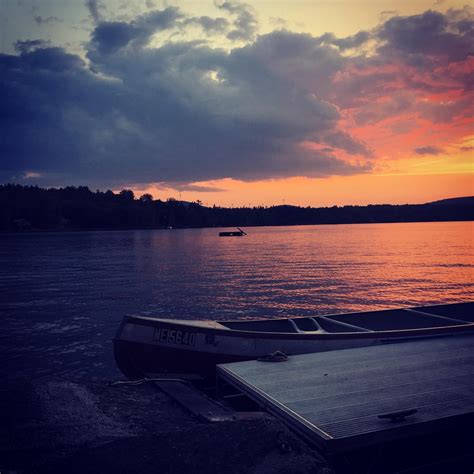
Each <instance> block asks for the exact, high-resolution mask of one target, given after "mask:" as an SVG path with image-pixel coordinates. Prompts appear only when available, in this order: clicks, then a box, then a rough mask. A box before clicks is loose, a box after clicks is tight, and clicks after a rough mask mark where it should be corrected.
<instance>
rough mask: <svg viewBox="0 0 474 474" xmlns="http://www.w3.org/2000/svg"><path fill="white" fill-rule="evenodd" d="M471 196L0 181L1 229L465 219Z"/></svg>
mask: <svg viewBox="0 0 474 474" xmlns="http://www.w3.org/2000/svg"><path fill="white" fill-rule="evenodd" d="M473 218H474V196H470V197H460V198H453V199H445V200H442V201H435V202H431V203H427V204H405V205H390V204H377V205H368V206H340V207H339V206H333V207H319V208H314V207H309V206H308V207H298V206H290V205H281V206H269V207H264V206H258V207H237V208H234V207H233V208H225V207H219V206H212V207H206V206H203V205H202V203H201V202H200V201H197V202H184V201H178V200H176V199H168V200H166V201H161V200H159V199H157V200H154V199H153V197H152V196H151V195H149V194H144V195H142V196H140V197H138V198H137V197H135V195H134V193H133V192H132V191H130V190H123V191H121V192H119V193H114V192H112V191H105V192H102V191H96V192H93V191H91V190H90V189H89V188H87V187H85V186H79V187H72V186H68V187H65V188H61V189H55V188H51V189H43V188H39V187H37V186H21V185H17V184H6V185H0V231H37V230H92V229H103V230H108V229H110V230H118V229H163V228H170V227H172V228H195V227H236V226H240V227H245V226H279V225H309V224H355V223H377V222H380V223H382V222H429V221H465V220H473Z"/></svg>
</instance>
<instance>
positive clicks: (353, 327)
mask: <svg viewBox="0 0 474 474" xmlns="http://www.w3.org/2000/svg"><path fill="white" fill-rule="evenodd" d="M319 319H320V320H321V321H324V322H328V323H329V324H331V325H334V326H336V327H340V328H342V329H350V330H351V331H355V332H373V331H372V330H371V329H367V328H364V327H362V326H356V325H355V324H349V323H344V322H342V321H337V320H336V319H332V318H327V317H326V316H319ZM331 332H332V331H331Z"/></svg>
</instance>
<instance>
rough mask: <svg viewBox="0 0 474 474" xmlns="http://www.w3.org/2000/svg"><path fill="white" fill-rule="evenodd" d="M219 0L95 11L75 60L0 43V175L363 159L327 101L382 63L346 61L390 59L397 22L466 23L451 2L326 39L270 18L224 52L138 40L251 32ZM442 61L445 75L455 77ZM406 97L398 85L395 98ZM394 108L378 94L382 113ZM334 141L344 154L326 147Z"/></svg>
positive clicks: (127, 174) (242, 174) (121, 178)
mask: <svg viewBox="0 0 474 474" xmlns="http://www.w3.org/2000/svg"><path fill="white" fill-rule="evenodd" d="M90 3H91V4H93V5H95V6H97V5H98V4H97V3H96V2H90ZM220 8H221V11H223V12H227V14H229V15H230V17H229V18H230V20H226V19H224V20H225V21H222V20H223V18H215V19H212V18H211V19H208V18H207V17H189V16H186V15H184V14H183V13H182V12H181V11H179V10H178V9H176V8H173V7H169V8H166V9H164V10H158V11H151V12H148V13H146V14H143V15H140V16H137V17H136V18H134V19H133V20H131V21H129V22H125V21H116V22H111V21H109V22H105V21H99V22H98V24H97V25H96V27H95V29H94V31H93V32H92V34H91V38H90V42H89V43H88V44H87V45H86V48H87V53H86V56H87V58H86V60H83V59H81V57H79V56H78V55H75V54H71V53H68V52H67V51H65V50H64V49H61V48H54V47H49V46H48V45H47V44H44V43H41V42H39V41H35V40H32V41H23V42H18V43H17V44H16V48H17V51H18V53H19V54H18V55H0V70H1V75H0V94H1V97H2V106H1V111H0V134H1V135H0V154H1V157H2V159H1V162H0V180H1V181H10V180H12V179H15V177H16V178H19V177H21V176H29V178H28V179H29V181H30V182H31V181H33V178H34V180H35V181H36V182H41V181H40V179H43V181H42V184H47V185H57V184H65V183H67V184H79V183H86V184H89V185H91V186H92V185H97V186H101V187H102V186H110V187H119V186H122V185H127V184H130V183H151V182H162V183H174V184H175V185H176V183H178V184H179V186H181V187H182V188H181V189H185V187H186V186H189V183H193V182H197V181H206V180H212V179H219V178H225V177H231V178H235V179H243V180H256V179H266V178H267V179H268V178H280V177H288V176H309V177H315V176H327V175H334V174H336V175H348V174H354V173H360V172H366V171H369V170H370V169H371V165H370V162H369V161H368V159H369V158H371V157H372V155H371V151H370V150H369V147H368V146H367V145H366V144H364V143H362V142H360V141H359V140H356V139H355V138H354V137H352V136H351V135H350V134H349V133H348V131H347V130H344V129H343V128H341V122H342V121H343V120H344V118H345V117H344V115H343V114H342V112H341V108H340V107H341V104H344V103H346V104H347V103H349V102H350V100H352V101H353V102H354V103H353V104H351V107H355V108H357V106H358V100H359V101H360V100H361V96H362V99H365V98H366V96H368V97H370V94H379V95H380V94H386V93H387V89H386V84H387V82H390V80H391V79H390V78H391V75H392V71H383V70H382V71H381V72H379V73H378V75H377V73H376V72H374V71H372V73H371V75H367V74H365V75H360V77H357V74H355V73H354V71H352V70H351V68H354V67H355V68H361V69H362V68H364V67H368V68H372V69H374V68H376V67H378V66H380V65H381V64H382V65H383V59H384V57H383V54H388V56H389V58H390V61H391V60H392V57H393V55H394V54H395V51H398V50H400V48H401V47H402V46H403V47H404V48H408V45H409V47H410V48H411V49H410V51H412V50H413V51H414V52H416V44H415V41H414V39H412V40H410V41H408V42H407V43H404V42H403V41H402V39H400V35H402V32H403V31H405V30H406V29H407V28H408V26H407V22H408V23H409V22H415V24H417V23H416V22H421V23H423V24H425V23H429V25H431V26H426V27H425V28H424V31H425V34H428V33H427V32H428V31H431V33H430V34H431V36H430V38H433V37H435V36H436V35H438V36H439V35H441V36H442V35H444V34H445V32H447V34H448V33H449V34H450V35H451V34H452V35H454V36H455V37H456V38H455V39H452V40H450V41H451V43H455V42H458V43H459V44H464V41H465V39H463V38H464V37H465V36H466V35H469V34H471V33H470V31H471V30H470V29H469V27H468V25H467V26H466V24H465V22H464V23H463V18H464V19H466V16H465V15H464V16H462V15H461V16H456V17H455V18H454V16H453V17H449V16H446V17H445V19H444V22H443V21H440V20H439V18H438V19H436V18H435V19H434V20H432V21H431V22H429V21H428V20H426V18H424V17H423V18H421V17H422V16H420V18H417V19H413V18H398V19H397V22H395V23H392V24H390V25H387V24H386V25H384V26H383V27H382V28H380V29H379V30H376V31H373V32H370V34H368V33H365V32H361V33H359V34H356V35H354V36H352V37H348V38H343V39H340V40H338V39H337V38H335V37H334V36H333V35H323V36H322V37H319V38H314V37H312V36H311V35H309V34H297V33H292V32H290V31H285V30H281V31H274V32H272V33H269V34H266V35H261V36H258V37H257V38H256V39H255V40H253V41H251V42H248V43H246V44H245V45H244V46H241V47H234V48H233V49H232V50H230V51H227V50H223V49H219V48H216V47H212V46H211V45H210V44H208V43H206V42H204V41H202V40H196V41H189V42H184V41H181V42H165V43H163V44H162V45H161V46H158V47H150V45H149V42H150V39H151V38H152V36H153V35H154V34H155V33H157V32H160V31H169V32H170V33H171V32H173V31H175V30H181V29H185V28H187V27H188V26H189V25H200V27H201V28H203V30H204V31H205V32H206V34H209V35H212V34H221V35H222V34H224V35H227V34H228V33H229V32H232V31H237V30H238V31H240V32H241V33H242V36H241V37H242V38H243V37H244V36H246V37H251V36H253V35H254V34H255V30H254V27H255V23H254V20H250V19H249V18H248V17H246V16H245V15H244V14H243V12H248V11H249V10H248V7H246V6H242V5H239V4H235V3H230V2H225V3H224V4H221V5H220ZM245 18H247V19H245ZM99 20H100V19H99ZM392 20H393V19H391V20H389V22H390V21H392ZM446 22H447V23H446ZM387 23H388V22H387ZM460 24H462V25H463V27H462V31H461V27H460V26H459V25H460ZM236 25H237V26H236ZM252 25H254V26H252ZM443 25H444V26H443ZM453 25H454V26H453ZM408 29H409V28H408ZM451 31H455V32H454V33H451ZM377 35H379V36H377ZM206 38H208V37H207V36H206ZM378 38H379V39H380V38H383V42H384V45H383V47H382V46H380V47H379V53H378V54H377V55H375V56H374V57H371V58H366V57H365V56H363V55H361V56H357V57H345V56H344V55H343V54H342V52H341V51H342V50H345V49H347V48H357V47H359V46H362V45H363V44H364V42H365V41H369V40H371V41H378ZM421 47H422V48H423V46H421ZM436 51H439V48H438V49H436ZM447 51H448V53H447V54H449V52H450V51H451V46H447ZM437 54H438V53H437ZM439 54H441V53H439ZM443 54H444V53H443ZM453 54H454V56H455V57H458V55H459V51H456V53H453ZM463 54H466V53H463ZM347 71H349V72H347ZM456 71H457V69H456V70H453V72H452V73H451V72H450V74H453V77H456V78H457V77H461V76H460V74H461V72H459V71H458V72H456ZM356 72H357V71H356ZM463 74H464V73H463ZM374 77H375V79H374ZM354 78H355V79H354ZM356 79H357V80H356ZM351 81H352V82H351ZM434 82H436V81H434ZM341 84H343V85H344V87H346V89H344V88H343V87H342V85H341ZM420 84H421V83H420ZM402 86H403V84H402V85H401V86H400V87H402ZM422 86H423V85H420V86H419V87H422ZM374 91H375V92H374ZM336 92H337V94H336ZM353 97H356V99H353ZM349 98H351V99H350V100H349ZM374 102H375V101H374ZM410 103H411V102H410V97H407V98H405V99H403V100H402V99H400V104H410ZM401 108H402V106H400V105H399V104H397V105H390V106H389V105H387V108H386V113H387V114H391V113H392V114H393V113H396V111H397V110H399V109H401ZM463 110H464V109H463ZM368 112H369V111H367V113H368ZM435 112H436V111H427V112H426V113H427V114H428V113H432V114H435ZM436 113H437V112H436ZM449 113H459V111H458V110H456V111H454V110H451V109H450V110H449V111H448V110H445V111H444V114H445V115H448V114H449ZM376 119H377V118H376V117H374V118H373V120H376ZM312 144H317V145H318V146H312ZM341 151H342V152H344V154H346V155H352V156H354V157H355V159H354V160H351V163H348V162H347V161H344V160H342V159H340V158H339V157H338V155H340V152H341ZM357 163H359V164H357ZM35 173H40V174H41V176H42V178H37V177H36V176H37V175H36V174H35ZM201 190H202V188H201Z"/></svg>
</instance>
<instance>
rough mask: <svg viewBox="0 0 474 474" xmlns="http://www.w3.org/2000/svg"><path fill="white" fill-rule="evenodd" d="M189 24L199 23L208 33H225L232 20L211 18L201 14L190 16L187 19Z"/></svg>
mask: <svg viewBox="0 0 474 474" xmlns="http://www.w3.org/2000/svg"><path fill="white" fill-rule="evenodd" d="M185 24H187V25H192V24H195V25H199V26H200V27H201V28H202V29H203V30H204V31H205V32H206V33H209V34H214V33H224V32H225V31H227V30H228V28H229V25H230V22H229V20H227V18H223V17H219V18H211V17H210V16H199V17H193V18H189V19H187V20H186V21H185Z"/></svg>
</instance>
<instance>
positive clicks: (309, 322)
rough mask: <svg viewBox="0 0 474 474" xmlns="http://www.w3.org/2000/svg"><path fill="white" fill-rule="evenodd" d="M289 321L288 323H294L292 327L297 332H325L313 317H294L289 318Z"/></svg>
mask: <svg viewBox="0 0 474 474" xmlns="http://www.w3.org/2000/svg"><path fill="white" fill-rule="evenodd" d="M289 321H291V322H290V324H291V323H293V324H294V327H295V328H296V331H297V332H298V333H307V332H311V333H314V332H327V331H325V330H324V329H323V328H322V327H321V325H320V324H319V323H318V322H317V321H316V319H315V318H296V319H290V320H289ZM293 324H292V326H293ZM301 326H303V327H301Z"/></svg>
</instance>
